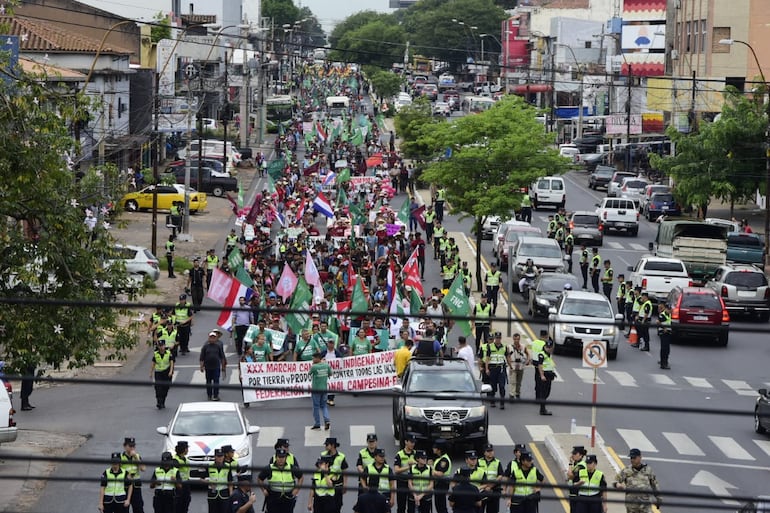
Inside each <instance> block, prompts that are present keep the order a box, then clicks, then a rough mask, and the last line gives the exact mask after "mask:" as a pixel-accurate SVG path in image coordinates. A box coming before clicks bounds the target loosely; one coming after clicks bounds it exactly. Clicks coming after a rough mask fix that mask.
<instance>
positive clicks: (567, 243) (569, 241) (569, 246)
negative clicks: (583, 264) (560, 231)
mask: <svg viewBox="0 0 770 513" xmlns="http://www.w3.org/2000/svg"><path fill="white" fill-rule="evenodd" d="M566 234H567V236H566V237H564V256H565V257H566V258H567V272H568V273H570V274H572V253H573V252H574V251H575V236H574V235H572V230H570V229H569V227H567V228H566Z"/></svg>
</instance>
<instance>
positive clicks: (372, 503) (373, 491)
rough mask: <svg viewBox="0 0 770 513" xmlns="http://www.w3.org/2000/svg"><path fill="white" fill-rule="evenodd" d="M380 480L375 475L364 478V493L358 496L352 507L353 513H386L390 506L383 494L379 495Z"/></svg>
mask: <svg viewBox="0 0 770 513" xmlns="http://www.w3.org/2000/svg"><path fill="white" fill-rule="evenodd" d="M379 486H380V478H379V477H378V476H376V475H374V476H369V477H367V478H366V491H365V492H364V493H362V494H361V495H359V496H358V500H357V501H356V503H355V504H354V505H353V511H355V513H387V512H388V511H390V505H389V504H388V501H387V499H386V498H385V496H384V495H383V494H381V493H380V490H379Z"/></svg>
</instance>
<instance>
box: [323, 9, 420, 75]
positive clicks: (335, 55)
mask: <svg viewBox="0 0 770 513" xmlns="http://www.w3.org/2000/svg"><path fill="white" fill-rule="evenodd" d="M405 43H406V33H405V32H404V29H403V28H401V26H399V25H396V24H394V23H393V22H392V19H379V20H375V21H371V22H369V23H367V24H365V25H362V26H360V27H359V28H357V29H355V30H351V31H348V32H345V34H344V35H343V36H342V38H341V39H340V40H339V41H338V43H337V45H333V46H332V48H333V50H332V52H331V54H330V56H329V58H330V59H331V60H339V61H344V62H357V63H359V64H362V65H365V64H371V65H374V66H378V67H380V68H386V69H389V68H390V67H391V66H392V64H393V63H394V62H401V61H403V59H404V45H405Z"/></svg>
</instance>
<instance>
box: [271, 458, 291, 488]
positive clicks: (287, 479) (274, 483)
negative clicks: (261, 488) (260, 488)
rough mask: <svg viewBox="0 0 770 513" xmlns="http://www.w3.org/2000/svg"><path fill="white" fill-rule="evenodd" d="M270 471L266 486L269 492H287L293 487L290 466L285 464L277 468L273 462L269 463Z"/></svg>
mask: <svg viewBox="0 0 770 513" xmlns="http://www.w3.org/2000/svg"><path fill="white" fill-rule="evenodd" d="M270 471H271V472H270V478H269V479H268V480H267V486H268V488H270V491H271V492H277V493H289V492H291V491H292V490H293V489H294V474H293V472H292V467H290V466H289V465H285V466H284V467H283V468H278V467H277V466H276V465H275V464H272V465H270Z"/></svg>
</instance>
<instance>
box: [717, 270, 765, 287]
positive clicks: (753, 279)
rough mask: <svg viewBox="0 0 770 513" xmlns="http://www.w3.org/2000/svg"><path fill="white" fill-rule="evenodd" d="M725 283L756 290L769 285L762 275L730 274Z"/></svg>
mask: <svg viewBox="0 0 770 513" xmlns="http://www.w3.org/2000/svg"><path fill="white" fill-rule="evenodd" d="M725 283H727V284H728V285H735V286H736V287H739V288H742V287H745V288H747V289H755V288H757V287H764V286H765V285H767V278H765V275H764V274H762V273H742V272H738V273H730V274H728V275H727V277H726V278H725Z"/></svg>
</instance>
